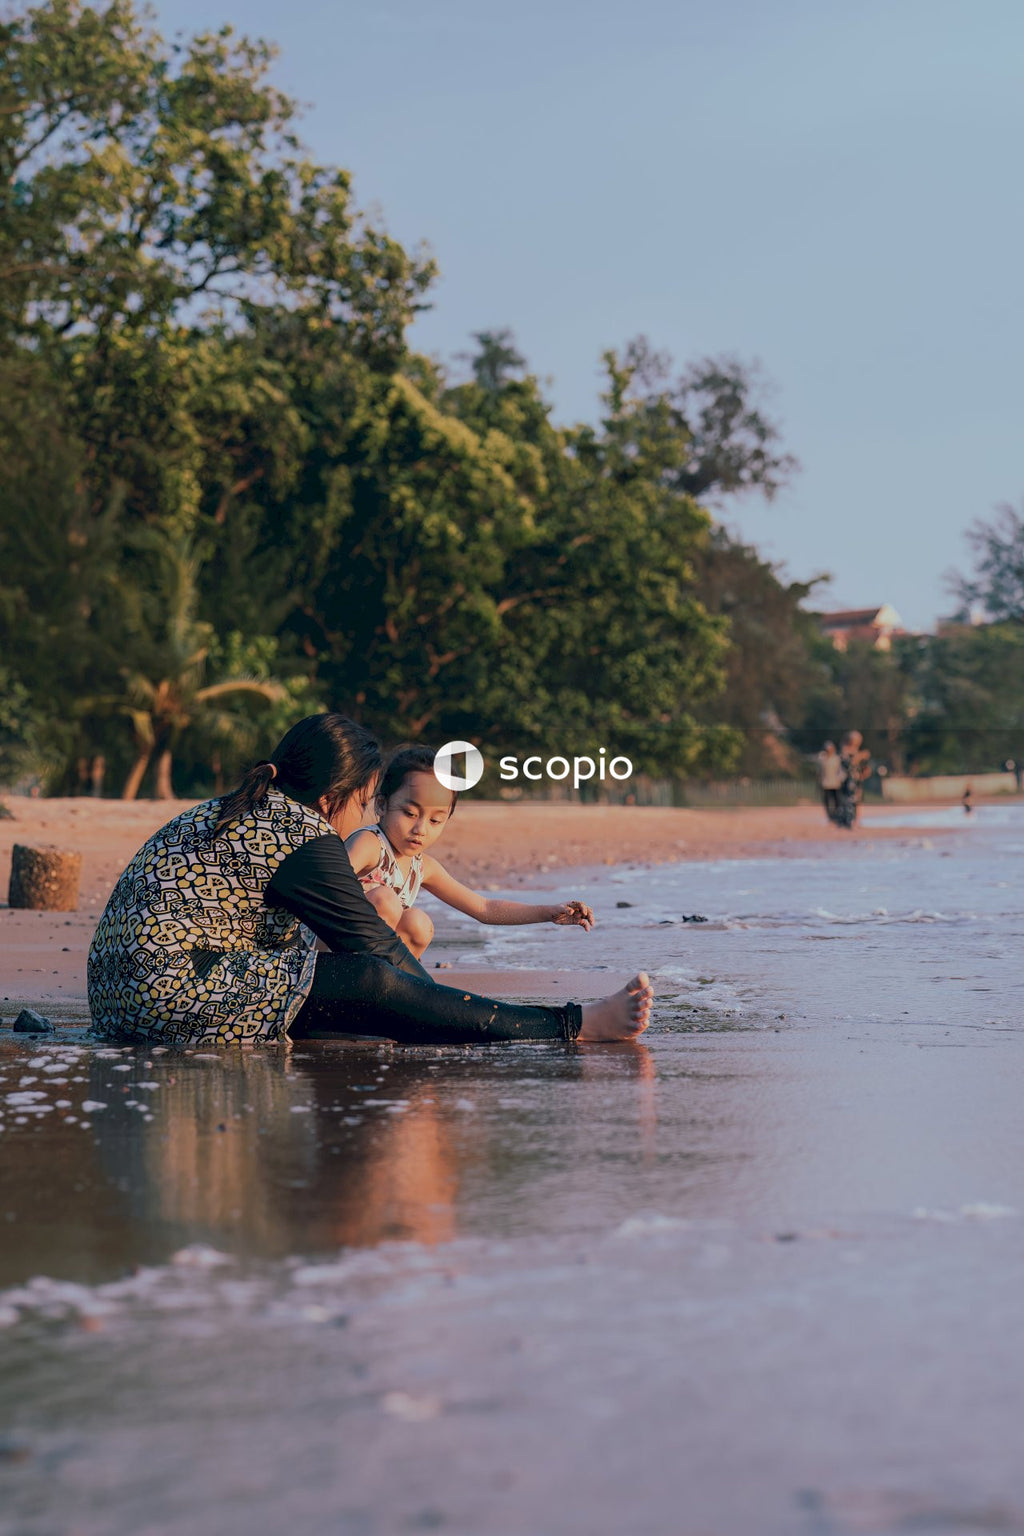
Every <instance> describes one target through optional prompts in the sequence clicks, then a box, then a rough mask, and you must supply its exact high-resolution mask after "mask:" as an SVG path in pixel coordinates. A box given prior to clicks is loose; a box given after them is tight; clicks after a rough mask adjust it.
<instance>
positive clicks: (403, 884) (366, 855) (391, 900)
mask: <svg viewBox="0 0 1024 1536" xmlns="http://www.w3.org/2000/svg"><path fill="white" fill-rule="evenodd" d="M434 756H435V754H434V752H433V751H432V749H431V748H430V747H403V748H402V749H401V750H400V751H398V752H396V753H394V755H393V756H392V757H391V758H390V760H389V761H388V764H387V766H386V768H385V769H384V774H383V777H382V778H381V781H380V787H379V788H378V790H377V805H376V809H377V822H376V825H375V826H372V827H360V829H359V831H358V832H353V833H352V835H351V836H350V837H348V838H346V840H345V847H346V848H347V849H348V856H349V858H350V859H351V861H352V868H353V869H354V870H355V873H356V875H357V876H358V878H359V881H360V883H361V884H362V887H363V890H364V891H365V893H366V896H367V898H368V900H369V901H370V902H371V903H372V905H373V906H374V907H375V908H376V910H377V911H378V912H379V913H380V915H381V917H382V918H383V919H384V921H385V922H386V923H387V925H388V927H389V928H393V929H394V931H395V933H397V934H398V937H399V938H400V939H401V940H402V942H403V943H404V944H405V946H406V948H407V949H409V950H411V951H412V953H413V954H414V955H415V956H416V958H417V959H418V960H419V959H421V958H422V956H423V953H424V951H425V950H426V948H427V945H428V944H429V943H430V941H431V939H432V938H433V937H434V925H433V923H432V922H431V920H430V918H429V917H428V916H427V914H426V912H422V911H419V910H417V908H416V907H415V906H414V905H413V903H414V902H415V900H416V898H417V896H418V895H419V893H420V891H421V890H424V891H429V892H430V894H431V895H432V896H436V897H437V898H438V900H439V901H443V902H445V904H446V905H447V906H449V907H454V908H455V910H456V911H457V912H465V914H466V916H467V917H475V918H476V920H477V922H478V923H493V924H503V925H504V924H512V923H558V924H561V925H568V926H571V925H573V924H575V925H577V926H578V927H580V928H583V929H584V930H585V931H587V932H589V930H590V929H591V928H593V926H594V914H593V912H592V911H591V910H590V908H589V907H588V906H587V904H586V902H585V901H560V902H554V903H551V902H545V903H542V904H531V903H528V902H524V901H494V900H492V899H489V898H488V897H486V896H480V895H478V894H477V892H476V891H473V890H470V888H469V886H468V885H463V884H462V882H461V881H459V880H456V879H455V877H454V875H450V874H449V873H448V871H447V870H446V869H445V868H444V866H443V865H442V864H439V863H438V862H437V860H436V859H434V858H431V856H430V855H429V854H428V852H427V850H428V848H431V847H433V845H434V844H435V843H436V842H437V840H438V838H439V837H440V836H441V833H442V832H443V831H444V829H445V827H446V826H447V825H448V822H449V821H450V820H451V817H452V814H453V812H454V810H455V802H456V801H457V800H458V798H459V796H458V792H457V791H456V790H453V789H445V787H444V785H443V784H441V783H439V782H438V780H437V778H436V776H435V774H434Z"/></svg>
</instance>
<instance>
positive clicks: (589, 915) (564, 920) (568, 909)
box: [551, 901, 596, 933]
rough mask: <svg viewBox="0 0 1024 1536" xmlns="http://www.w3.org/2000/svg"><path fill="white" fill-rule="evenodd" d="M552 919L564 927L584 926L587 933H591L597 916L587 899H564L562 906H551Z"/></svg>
mask: <svg viewBox="0 0 1024 1536" xmlns="http://www.w3.org/2000/svg"><path fill="white" fill-rule="evenodd" d="M551 921H552V922H553V923H558V924H559V925H560V926H562V927H573V926H575V927H577V928H582V929H583V931H584V932H585V933H589V932H590V930H591V928H593V926H594V923H595V922H596V918H595V917H594V914H593V912H592V911H591V909H590V908H589V907H588V906H587V904H586V902H585V901H564V902H562V904H561V905H560V906H557V907H552V908H551Z"/></svg>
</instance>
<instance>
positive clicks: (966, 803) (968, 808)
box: [961, 784, 974, 816]
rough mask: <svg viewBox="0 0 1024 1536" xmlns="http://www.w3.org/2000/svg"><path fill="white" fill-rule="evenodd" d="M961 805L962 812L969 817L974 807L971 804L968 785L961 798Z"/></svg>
mask: <svg viewBox="0 0 1024 1536" xmlns="http://www.w3.org/2000/svg"><path fill="white" fill-rule="evenodd" d="M961 804H962V805H963V808H964V812H965V813H966V815H968V816H969V815H970V814H971V812H972V811H973V810H974V806H973V805H972V803H971V786H970V785H969V784H968V785H967V787H966V789H965V790H964V792H963V795H962V797H961Z"/></svg>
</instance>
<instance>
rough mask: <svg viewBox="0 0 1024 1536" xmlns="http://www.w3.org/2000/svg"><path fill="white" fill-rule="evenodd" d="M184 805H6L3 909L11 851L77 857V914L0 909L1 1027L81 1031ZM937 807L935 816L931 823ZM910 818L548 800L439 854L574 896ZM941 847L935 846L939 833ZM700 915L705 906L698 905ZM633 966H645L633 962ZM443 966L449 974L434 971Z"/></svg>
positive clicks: (479, 982)
mask: <svg viewBox="0 0 1024 1536" xmlns="http://www.w3.org/2000/svg"><path fill="white" fill-rule="evenodd" d="M194 803H195V802H194V801H191V800H173V801H166V800H165V801H153V800H137V801H124V800H100V799H96V800H92V799H85V798H76V799H52V800H43V799H38V800H36V799H29V798H25V797H16V798H13V799H11V800H9V801H8V802H7V804H8V808H9V810H10V811H11V817H10V818H9V819H6V818H5V819H4V820H2V821H0V893H2V894H3V896H4V897H6V894H7V888H8V881H9V877H10V865H11V848H12V846H13V844H14V843H27V844H29V845H32V846H37V847H41V846H47V845H50V846H54V847H59V848H62V849H67V850H71V851H75V852H78V853H81V855H82V883H81V893H80V900H79V907H78V910H77V911H76V912H23V911H12V910H11V909H10V908H9V907H8V906H7V905H6V902H4V904H3V905H2V906H0V1023H2V1024H3V1025H8V1026H9V1025H10V1023H11V1022H12V1021H13V1019H14V1017H16V1015H17V1013H18V1012H19V1011H20V1009H21V1008H23V1007H33V1008H40V1009H41V1010H42V1011H43V1012H44V1013H49V1014H50V1015H51V1016H52V1017H53V1018H54V1020H55V1021H61V1022H67V1023H85V1022H87V1019H88V1010H87V1007H86V986H85V963H86V956H87V953H88V948H89V943H90V940H91V938H92V933H93V930H94V928H95V925H96V921H97V919H98V918H99V915H100V913H101V912H102V910H103V906H104V904H105V902H106V900H107V897H108V895H109V893H110V891H111V889H112V888H113V885H114V882H115V881H116V880H117V878H118V876H119V875H120V873H121V871H122V870H123V869H124V867H125V865H126V864H127V863H128V861H129V859H130V858H131V857H132V855H133V854H134V853H135V851H136V849H137V848H139V847H140V846H141V845H142V843H143V842H144V841H145V840H146V838H147V837H149V836H150V835H151V833H153V832H155V831H156V830H157V828H158V827H161V826H163V825H164V823H165V822H167V821H169V820H170V819H171V818H172V817H173V816H175V815H177V814H178V813H179V812H180V811H182V810H185V809H186V808H187V807H188V806H190V805H192V804H194ZM936 808H937V807H933V806H929V809H930V810H933V809H936ZM906 814H907V808H906V807H905V806H871V807H870V808H869V809H868V810H867V812H866V813H864V814H862V818H861V822H860V824H859V825H858V826H857V828H855V829H854V831H853V832H852V833H850V832H845V831H842V830H840V829H838V828H836V827H832V826H830V825H829V824H828V823H827V822H826V821H825V820H824V816H823V813H822V810H821V808H820V807H819V806H818V805H814V804H808V805H797V806H740V807H722V808H715V809H699V810H698V809H688V808H676V807H662V806H610V805H576V804H569V803H560V802H554V801H522V802H519V803H513V804H506V803H504V802H500V801H470V800H463V801H461V802H460V804H459V806H458V809H457V812H456V814H455V816H454V818H453V820H452V823H451V826H450V827H449V828H447V829H446V830H445V834H444V839H443V841H442V843H441V844H440V845H439V847H438V855H439V857H440V858H441V859H442V861H443V863H444V864H445V867H446V868H448V869H450V870H451V872H452V874H454V875H455V876H456V877H457V878H459V879H461V880H465V881H466V882H467V883H468V884H470V885H473V886H475V887H476V888H478V889H480V890H484V891H487V890H496V889H503V890H515V889H516V888H519V887H521V888H522V890H523V891H524V893H525V892H526V891H527V890H532V889H536V890H538V891H545V892H550V891H552V890H557V892H558V893H559V894H563V895H565V896H570V895H572V894H573V889H574V885H575V883H576V882H577V881H580V880H584V879H586V877H587V874H588V872H590V873H591V874H592V875H593V874H594V873H597V872H607V871H608V870H609V869H612V868H622V867H634V868H635V867H638V866H640V867H643V866H652V865H658V864H665V863H692V862H704V861H708V860H719V859H757V858H786V857H789V858H794V857H799V858H833V857H836V856H842V855H844V854H846V853H847V852H848V850H849V849H850V848H852V847H856V846H857V845H858V844H862V843H864V842H874V841H877V840H879V839H900V838H902V839H906V838H907V837H908V836H910V835H912V834H910V833H908V831H907V828H906V827H905V826H904V825H898V824H897V825H892V826H890V825H888V824H887V823H889V822H890V821H894V822H896V823H899V822H900V821H901V820H903V819H905V817H906ZM936 835H940V836H941V835H942V831H941V830H940V831H939V832H938V833H937V834H936ZM694 905H695V906H699V894H698V893H695V894H694ZM439 939H440V940H441V942H440V943H438V944H436V945H435V946H434V947H432V949H431V950H430V951H429V952H428V963H431V962H433V964H434V965H436V966H438V970H437V980H438V981H440V982H443V983H444V984H445V985H450V986H465V987H471V988H472V989H473V990H474V991H478V992H484V993H486V994H487V995H493V996H503V997H508V996H519V997H536V998H541V997H543V998H548V999H550V1000H551V1001H553V1002H556V1001H563V1000H565V999H566V998H569V997H574V998H587V997H596V996H600V995H602V994H603V993H604V992H606V991H607V990H608V987H609V976H608V973H607V971H604V970H593V971H592V970H587V969H578V970H564V969H561V968H558V967H555V968H553V969H551V970H548V969H533V970H526V969H524V970H510V969H502V970H497V969H495V968H493V967H489V966H484V965H481V966H475V965H471V964H465V963H461V964H459V965H458V966H457V967H455V966H449V965H448V964H447V963H446V962H445V961H444V943H443V936H442V935H439ZM637 963H638V964H642V963H643V957H642V956H639V957H638V962H637ZM442 966H443V968H441V967H442Z"/></svg>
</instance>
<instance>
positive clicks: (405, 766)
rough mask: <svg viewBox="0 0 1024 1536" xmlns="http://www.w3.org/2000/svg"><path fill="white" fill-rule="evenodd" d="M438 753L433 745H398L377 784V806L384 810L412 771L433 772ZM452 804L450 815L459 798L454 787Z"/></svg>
mask: <svg viewBox="0 0 1024 1536" xmlns="http://www.w3.org/2000/svg"><path fill="white" fill-rule="evenodd" d="M436 756H437V753H436V752H435V751H434V749H433V747H396V748H395V750H394V751H393V752H392V754H391V756H390V757H389V758H388V760H387V763H386V764H385V767H384V772H383V773H382V774H381V779H380V783H379V784H378V785H377V808H378V810H383V809H384V806H385V805H386V804H387V802H388V801H389V800H390V799H391V796H392V795H393V794H394V793H395V791H396V790H397V789H401V787H402V783H403V781H404V780H405V779H406V778H407V776H408V775H409V774H410V773H433V771H434V758H435V757H436ZM451 795H452V806H451V811H449V813H448V814H449V815H451V814H452V811H454V810H455V802H456V801H457V800H458V798H459V792H458V790H457V789H453V790H452V792H451Z"/></svg>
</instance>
